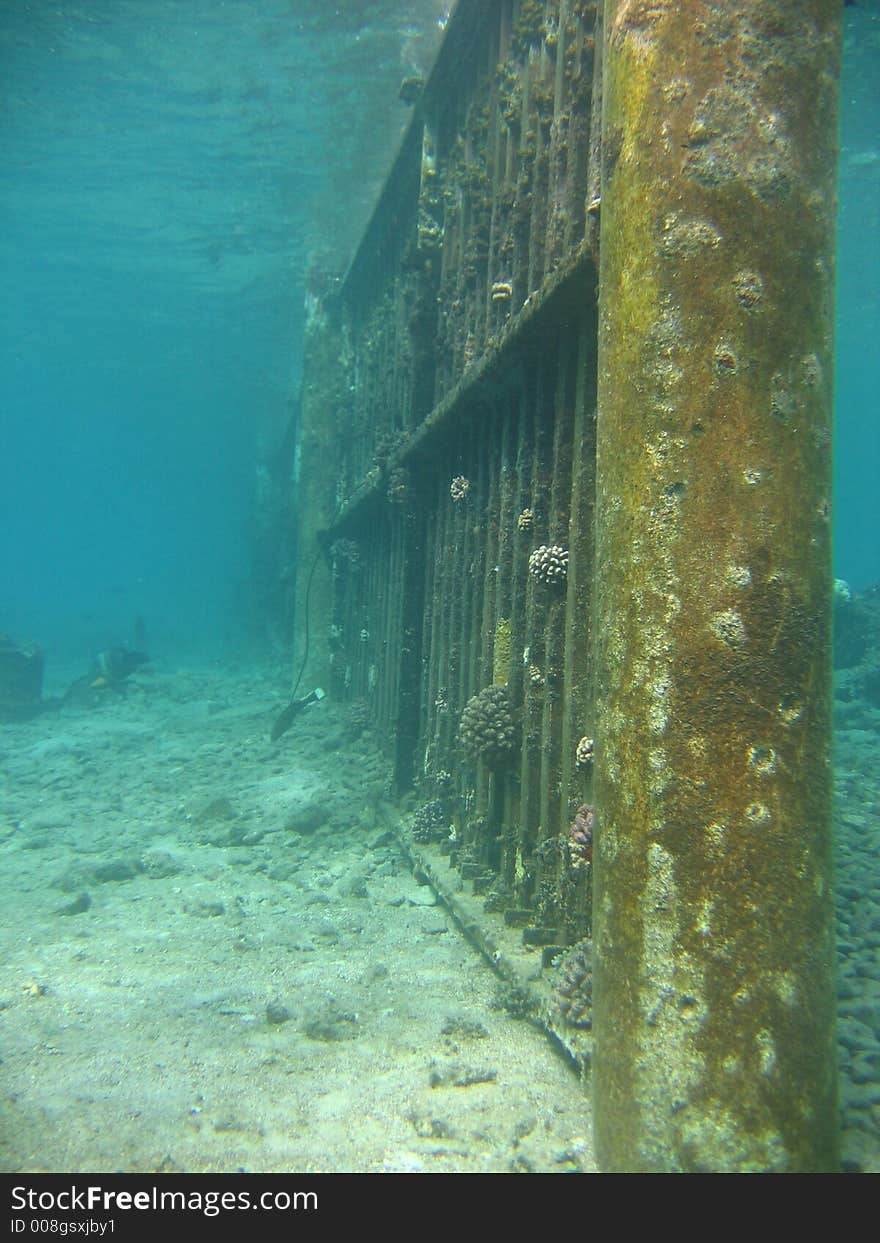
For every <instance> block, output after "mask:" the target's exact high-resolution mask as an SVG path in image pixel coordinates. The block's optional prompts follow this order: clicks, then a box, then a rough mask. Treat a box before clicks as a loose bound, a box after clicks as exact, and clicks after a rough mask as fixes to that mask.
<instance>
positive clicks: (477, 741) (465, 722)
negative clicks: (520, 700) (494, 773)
mask: <svg viewBox="0 0 880 1243" xmlns="http://www.w3.org/2000/svg"><path fill="white" fill-rule="evenodd" d="M458 737H459V741H460V742H461V745H462V747H463V748H464V750H465V751H466V752H468V753H469V754H470V755H472V756H473V757H474V758H479V759H482V760H484V761H485V763H486V764H488V765H489V766H490V767H496V766H498V765H500V764H503V763H504V761H505V760H507V759H509V758H510V756H511V754H512V752H513V749H514V745H515V738H516V728H515V726H514V722H513V714H512V712H511V709H510V699H509V697H508V694H507V688H506V687H505V686H487V687H485V688H484V689H483V690H481V691H480V693H479V694H478V695H474V696H473V697H472V698H471V699H469V700H468V702H467V706H466V707H465V710H464V712H463V713H462V714H461V724H460V725H459V727H458Z"/></svg>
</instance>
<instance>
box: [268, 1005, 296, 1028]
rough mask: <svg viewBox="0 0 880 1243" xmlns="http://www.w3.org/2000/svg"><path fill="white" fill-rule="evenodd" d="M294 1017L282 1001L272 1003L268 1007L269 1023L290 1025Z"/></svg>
mask: <svg viewBox="0 0 880 1243" xmlns="http://www.w3.org/2000/svg"><path fill="white" fill-rule="evenodd" d="M292 1018H293V1015H292V1014H291V1013H290V1011H289V1010H288V1008H287V1006H285V1005H284V1004H283V1003H282V1002H280V1001H270V1002H269V1003H268V1004H267V1006H266V1022H267V1023H289V1022H290V1020H291V1019H292Z"/></svg>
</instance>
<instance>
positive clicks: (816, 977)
mask: <svg viewBox="0 0 880 1243" xmlns="http://www.w3.org/2000/svg"><path fill="white" fill-rule="evenodd" d="M841 12H842V5H841V4H840V0H780V2H774V0H731V2H730V3H727V4H714V3H709V2H708V0H687V2H685V0H656V2H654V3H648V2H647V0H607V2H606V5H605V42H604V101H603V176H602V200H601V214H602V222H601V233H602V237H601V270H600V329H599V336H600V344H599V351H600V352H599V426H598V518H597V564H598V582H597V592H598V625H597V627H596V633H597V640H596V641H597V673H598V687H599V710H600V728H601V735H600V740H599V741H600V745H599V748H598V754H597V768H596V801H597V811H598V816H597V820H598V832H597V842H596V854H595V890H594V921H595V923H594V934H595V952H594V962H595V981H594V1007H595V1009H594V1032H595V1062H594V1085H595V1087H594V1094H595V1127H596V1143H597V1153H598V1158H599V1161H600V1164H601V1166H602V1167H603V1168H605V1169H608V1170H829V1169H834V1168H835V1167H836V1164H837V1110H836V1050H835V1041H834V987H833V912H832V893H831V771H830V745H831V686H830V676H831V669H830V663H831V662H830V612H831V586H832V585H831V553H830V487H831V404H832V361H833V343H832V326H833V318H832V317H833V295H834V263H833V260H834V222H835V184H836V155H837V103H838V90H839V59H840V41H841V30H840V27H841Z"/></svg>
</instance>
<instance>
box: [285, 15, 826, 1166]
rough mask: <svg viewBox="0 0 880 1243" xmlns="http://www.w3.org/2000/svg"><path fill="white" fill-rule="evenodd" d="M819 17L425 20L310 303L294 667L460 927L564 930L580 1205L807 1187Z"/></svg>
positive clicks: (813, 1090)
mask: <svg viewBox="0 0 880 1243" xmlns="http://www.w3.org/2000/svg"><path fill="white" fill-rule="evenodd" d="M840 8H841V6H840V5H839V3H838V2H837V0H803V2H801V0H798V2H797V3H795V0H773V2H772V3H765V2H761V0H736V3H732V4H730V5H718V4H712V3H709V2H708V0H706V2H704V0H698V2H697V3H694V4H684V3H680V2H678V0H658V2H657V3H646V2H645V0H605V2H604V4H602V3H599V4H597V3H584V2H582V0H543V2H539V0H459V2H458V4H457V5H456V6H455V8H454V10H453V13H452V16H451V18H450V22H449V26H448V29H447V33H446V38H445V41H444V45H443V47H442V49H441V52H440V54H439V57H438V60H437V63H436V65H435V67H434V69H433V71H432V73H431V75H430V77H429V79H428V81H427V82H426V83H424V84H423V86H422V88H421V90H420V93H419V94H418V97H417V100H416V103H415V108H414V115H413V120H412V123H411V125H410V127H409V129H408V131H407V134H406V136H405V139H404V141H403V143H402V145H401V148H400V151H399V154H398V156H397V159H396V161H395V163H394V166H393V168H392V170H391V172H390V175H389V177H388V180H387V182H386V184H385V187H384V189H383V192H382V194H381V196H380V198H379V201H378V203H377V205H376V208H375V211H374V213H373V216H372V218H371V221H370V223H369V225H368V227H367V229H366V232H365V235H364V238H363V240H362V243H361V245H360V247H359V249H358V252H357V254H356V256H355V258H354V260H353V262H352V264H351V267H350V269H349V271H348V273H347V274H346V276H345V278H344V280H343V281H342V282H341V283H340V284H339V285H338V286H335V287H334V286H330V287H325V288H323V289H321V290H319V291H316V292H315V294H314V295H313V296H311V298H310V306H309V318H308V328H307V340H306V349H305V362H304V376H303V390H302V423H301V431H300V439H299V448H298V465H297V474H296V489H297V509H298V549H299V553H298V557H299V581H298V591H297V595H298V599H299V601H300V606H299V613H298V620H297V624H296V636H295V637H296V639H297V643H298V647H299V649H300V650H303V649H305V650H306V652H307V655H308V668H309V677H310V678H312V679H315V680H319V681H321V682H323V683H325V684H327V685H329V686H330V687H332V690H333V692H334V694H335V695H336V696H337V697H338V698H340V699H342V700H345V701H348V702H350V703H351V704H352V705H353V711H355V712H357V713H358V714H359V715H360V716H362V717H365V716H366V715H367V714H369V717H370V718H371V720H372V722H373V724H374V727H375V728H376V729H377V730H378V731H379V732H380V734H381V736H382V737H384V739H385V740H386V742H387V746H388V749H389V753H390V754H391V755H392V757H393V760H394V770H395V774H396V781H397V785H398V788H399V790H400V791H408V790H412V789H415V790H416V792H417V797H418V799H419V800H420V805H419V808H418V810H417V812H416V816H415V832H416V834H417V836H419V837H420V839H421V840H422V841H423V842H426V843H427V844H428V845H429V846H432V847H433V848H434V849H435V850H436V852H438V853H440V852H442V856H443V857H444V858H445V860H446V863H447V864H448V863H450V862H451V863H452V864H453V865H454V866H455V867H456V868H457V869H458V874H459V876H460V878H462V879H463V880H464V881H466V882H468V892H469V893H472V894H473V895H474V896H475V897H476V898H478V899H479V900H480V901H481V902H482V904H483V908H484V909H485V911H487V912H491V913H494V914H496V915H497V917H498V920H499V923H500V924H501V926H504V927H506V929H507V931H508V932H512V931H513V930H517V935H518V936H521V938H522V940H523V941H524V942H525V943H526V945H528V946H530V947H535V948H538V947H541V948H542V951H543V952H542V960H543V961H544V962H545V963H546V962H549V961H551V960H552V959H553V958H554V956H558V955H559V954H560V953H561V952H562V951H563V950H564V948H565V947H567V946H572V945H574V944H580V943H581V942H582V941H583V940H584V939H585V938H587V937H589V936H590V934H591V929H593V930H594V932H595V936H594V944H593V958H592V971H593V972H594V973H595V992H594V997H595V1008H594V1032H595V1038H596V1039H595V1073H594V1082H595V1108H596V1119H597V1134H598V1142H599V1153H600V1160H601V1161H602V1162H603V1164H604V1165H605V1166H606V1167H607V1168H610V1169H624V1168H638V1169H691V1168H693V1169H699V1168H702V1169H711V1168H724V1169H747V1168H792V1169H795V1168H797V1169H820V1168H830V1167H833V1165H834V1161H835V1159H836V1158H835V1155H834V1154H835V1150H836V1148H835V1146H836V1141H835V1137H834V1125H835V1124H834V1117H835V1106H834V1091H835V1087H834V1074H833V1069H829V1068H831V1067H833V1035H832V1032H833V1017H832V1016H833V993H832V984H831V980H832V971H831V962H832V956H833V940H832V938H833V924H832V908H831V900H830V849H829V841H830V767H829V745H828V743H829V737H830V707H829V705H830V660H829V653H830V588H831V576H830V538H829V513H830V506H829V501H828V488H829V483H830V432H829V425H830V417H829V416H830V409H831V374H832V363H833V353H832V344H831V343H832V336H831V325H832V322H833V315H832V308H833V237H834V214H833V206H834V177H835V168H836V147H835V143H836V107H837V91H838V75H839V48H840ZM408 88H409V90H410V91H412V92H413V93H415V91H414V87H413V84H412V83H410V84H408ZM600 213H601V245H600ZM594 739H595V758H594V747H593V740H594ZM594 769H595V772H594ZM594 824H595V827H596V853H595V860H594V859H593V845H592V830H593V827H594ZM593 913H595V921H594V920H593ZM586 961H587V960H586V959H584V960H583V962H582V964H581V966H579V967H578V968H577V970H573V972H569V975H568V977H566V978H568V979H569V980H574V979H575V977H577V979H578V980H579V981H580V983H578V984H577V987H578V988H582V987H584V988H588V987H589V984H586V985H585V984H584V980H586V979H587V977H588V976H589V975H590V968H589V967H588V966H586V965H584V964H585V963H586ZM567 987H568V986H567ZM573 988H575V985H571V987H570V989H569V994H567V996H568V1000H569V1001H571V996H570V992H571V989H573ZM781 998H782V1000H780V999H781ZM570 1008H571V1007H570ZM575 1008H577V1007H575ZM670 1085H672V1086H670ZM804 1102H806V1104H805V1103H804ZM780 1154H782V1155H780Z"/></svg>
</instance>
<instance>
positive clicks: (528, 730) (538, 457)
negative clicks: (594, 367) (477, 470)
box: [514, 357, 552, 904]
mask: <svg viewBox="0 0 880 1243" xmlns="http://www.w3.org/2000/svg"><path fill="white" fill-rule="evenodd" d="M544 373H545V364H544V362H543V359H541V358H540V357H539V358H538V359H536V360H535V366H534V367H532V368H530V370H529V376H528V411H527V418H528V421H529V424H530V426H531V436H530V442H531V446H532V466H531V479H532V492H531V508H532V509H533V511H534V514H535V520H534V523H533V526H532V528H531V530H530V531H529V532H528V537H529V538H528V539H527V550H526V554H525V556H526V565H527V564H528V555H529V553H530V552H531V550H532V549H533V548H534V547H536V546H537V545H538V544H540V543H544V542H545V539H544V536H543V531H544V530H545V529H546V523H547V521H548V518H549V514H548V504H547V497H546V485H547V475H548V462H547V458H548V443H547V442H548V432H549V431H552V428H549V427H548V422H547V420H546V418H545V411H544V402H545V387H546V378H545V374H544ZM536 597H537V590H536V584H535V580H534V578H533V577H532V576H531V574H529V573H528V572H527V571H526V573H525V627H524V638H525V643H524V645H523V649H522V662H523V697H522V750H521V763H520V819H519V829H518V839H517V843H516V847H515V854H514V882H515V884H514V888H515V893H516V899H517V902H518V903H520V904H522V903H524V902H527V901H529V900H530V899H531V897H532V892H531V886H530V884H529V882H528V873H527V871H526V867H527V863H529V862H530V860H531V855H532V851H533V848H534V845H535V842H536V841H537V838H538V829H539V825H540V822H541V786H540V780H539V778H538V774H539V772H540V768H541V718H542V712H543V687H540V686H539V685H537V683H536V682H534V681H533V680H532V678H531V676H530V667H531V666H532V665H533V664H534V663H536V662H541V663H543V651H541V650H539V648H538V639H539V637H540V639H541V640H543V635H542V632H541V628H540V625H541V605H540V602H539V601H538V599H537V598H536Z"/></svg>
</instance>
